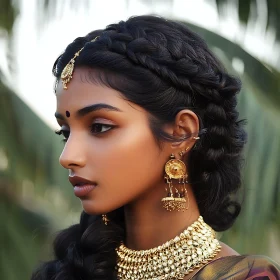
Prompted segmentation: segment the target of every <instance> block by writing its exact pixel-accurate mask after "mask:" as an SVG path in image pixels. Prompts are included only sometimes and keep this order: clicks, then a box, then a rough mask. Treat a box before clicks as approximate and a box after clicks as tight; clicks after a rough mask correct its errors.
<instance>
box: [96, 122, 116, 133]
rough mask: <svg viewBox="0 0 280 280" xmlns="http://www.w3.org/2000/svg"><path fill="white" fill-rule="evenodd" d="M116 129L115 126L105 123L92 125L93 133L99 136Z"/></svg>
mask: <svg viewBox="0 0 280 280" xmlns="http://www.w3.org/2000/svg"><path fill="white" fill-rule="evenodd" d="M112 128H114V125H109V124H104V123H94V124H92V125H91V133H93V134H99V133H104V132H106V131H108V130H111V129H112Z"/></svg>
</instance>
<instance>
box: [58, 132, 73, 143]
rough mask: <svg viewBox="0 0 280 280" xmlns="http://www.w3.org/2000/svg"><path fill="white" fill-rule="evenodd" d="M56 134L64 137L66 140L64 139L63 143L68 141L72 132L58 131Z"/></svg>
mask: <svg viewBox="0 0 280 280" xmlns="http://www.w3.org/2000/svg"><path fill="white" fill-rule="evenodd" d="M55 134H57V135H63V136H64V138H63V139H62V141H63V142H66V141H67V139H68V138H69V135H70V130H65V129H58V130H56V131H55Z"/></svg>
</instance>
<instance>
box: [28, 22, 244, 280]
mask: <svg viewBox="0 0 280 280" xmlns="http://www.w3.org/2000/svg"><path fill="white" fill-rule="evenodd" d="M96 36H99V37H98V38H97V39H96V41H94V42H92V41H91V40H92V39H94V38H95V37H96ZM82 47H84V49H83V50H82V51H81V53H80V56H79V57H77V58H76V62H75V67H88V68H91V69H92V70H91V71H89V75H88V79H89V80H90V81H91V82H94V83H100V84H103V85H106V86H108V87H111V88H113V89H116V90H118V91H120V92H121V93H122V94H123V96H124V98H126V99H127V100H129V101H131V102H133V103H135V104H138V105H140V106H142V107H143V108H145V109H146V110H147V112H148V113H149V114H150V126H151V130H152V132H153V134H154V136H155V138H156V139H157V140H158V142H159V143H160V140H166V141H174V139H173V138H172V137H171V136H169V135H167V134H166V133H164V132H163V130H162V126H163V124H166V123H172V122H174V119H175V116H176V114H177V113H178V112H179V111H180V110H182V109H184V108H188V109H191V110H192V111H194V112H195V113H196V114H197V116H198V117H199V120H200V131H199V135H200V137H201V140H199V141H197V142H196V145H195V146H194V147H193V149H192V150H191V151H190V152H189V157H188V161H189V162H188V166H189V181H190V183H191V184H192V186H193V191H194V193H195V197H196V200H197V203H198V206H199V210H200V213H201V215H202V216H203V218H204V220H205V221H206V222H207V223H208V224H209V225H211V226H212V227H213V228H214V229H215V230H217V231H223V230H226V229H228V228H229V227H230V226H231V225H232V224H233V222H234V220H235V219H236V217H237V216H238V214H239V212H240V204H239V203H238V202H236V201H234V200H233V198H232V194H234V193H235V192H236V191H237V190H238V188H239V187H240V185H241V179H240V178H241V175H240V167H241V161H242V157H241V151H242V148H243V146H244V144H245V142H246V133H245V131H244V129H243V128H242V127H243V121H238V112H237V111H236V105H237V97H236V94H237V93H238V92H239V91H240V88H241V83H240V81H239V80H238V79H236V78H234V77H232V76H230V75H229V74H228V73H227V72H226V71H225V69H224V68H223V67H222V65H221V64H220V63H219V61H218V60H217V59H216V58H215V56H214V55H213V54H212V52H211V51H210V50H209V48H208V47H207V45H206V43H205V42H204V41H203V40H202V39H201V38H200V37H199V36H198V35H197V34H195V33H193V32H192V31H190V30H189V29H188V28H187V27H186V26H185V25H184V24H180V23H177V22H174V21H170V20H166V19H163V18H160V17H154V16H139V17H132V18H130V19H129V20H127V21H121V22H119V23H118V24H112V25H109V26H108V27H107V28H106V29H104V30H97V31H94V32H92V33H89V34H88V35H87V36H85V37H79V38H77V39H76V40H75V41H74V42H73V43H71V44H70V45H69V46H68V47H67V48H66V50H65V52H64V53H63V54H62V55H61V56H60V57H59V58H58V59H57V60H56V62H55V64H54V67H53V73H54V75H55V77H56V78H57V79H59V78H60V75H61V72H62V70H63V68H64V67H65V65H66V64H67V63H68V62H69V61H70V59H71V58H73V57H74V54H75V53H76V52H77V51H78V50H80V49H81V48H82ZM187 137H189V136H187ZM108 215H109V218H110V220H111V222H110V223H109V225H108V226H105V225H104V224H103V223H102V219H101V216H90V215H88V214H86V213H82V215H81V220H80V224H77V225H74V226H71V227H70V228H68V229H66V230H63V231H62V232H61V233H60V234H59V235H58V237H57V238H56V240H55V242H54V250H55V257H56V260H54V261H51V262H49V263H46V264H43V266H42V267H41V268H40V269H39V270H37V272H35V273H34V274H33V277H32V279H33V280H35V279H36V280H37V279H40V280H43V279H55V280H62V279H65V280H66V279H67V280H70V279H75V280H76V279H77V280H78V279H91V280H93V279H94V280H96V279H116V274H115V272H114V270H115V269H114V268H115V265H116V252H115V248H116V247H117V246H118V245H119V244H120V242H121V240H123V239H124V238H125V236H124V234H125V233H124V232H125V229H124V228H125V223H124V217H123V209H122V208H120V209H117V210H115V211H113V212H111V213H109V214H108Z"/></svg>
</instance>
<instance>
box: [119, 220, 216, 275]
mask: <svg viewBox="0 0 280 280" xmlns="http://www.w3.org/2000/svg"><path fill="white" fill-rule="evenodd" d="M116 251H117V255H118V258H117V273H118V279H119V280H124V279H126V280H144V279H146V280H167V279H168V280H179V279H184V277H185V276H186V275H187V274H189V273H190V272H192V271H193V270H194V269H196V268H200V267H201V266H203V265H205V264H207V263H208V262H209V261H211V260H212V259H213V258H214V257H215V256H216V255H217V253H218V252H219V251H221V246H220V244H219V241H218V240H217V239H216V238H215V232H214V230H213V229H212V228H211V227H210V226H208V225H207V224H206V223H205V222H204V221H203V218H202V217H201V216H199V218H198V220H197V221H195V222H194V223H193V224H192V225H191V226H189V227H188V228H187V229H185V230H184V231H183V232H182V233H181V234H180V235H178V236H176V237H175V238H173V239H171V240H169V241H168V242H166V243H164V244H163V245H161V246H158V247H155V248H152V249H149V250H139V251H135V250H131V249H129V248H127V247H126V246H125V245H124V244H121V245H120V246H119V247H118V248H117V249H116Z"/></svg>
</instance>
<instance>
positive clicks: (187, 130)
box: [168, 109, 199, 154]
mask: <svg viewBox="0 0 280 280" xmlns="http://www.w3.org/2000/svg"><path fill="white" fill-rule="evenodd" d="M168 130H169V133H170V134H172V135H173V136H175V137H178V138H180V137H187V139H186V140H182V141H180V140H179V141H176V142H173V143H172V144H171V150H173V153H174V154H175V153H179V152H180V151H183V152H186V150H187V151H189V150H191V148H192V147H193V145H194V144H195V141H196V139H195V137H197V135H198V131H199V119H198V116H197V115H196V114H195V113H194V112H193V111H191V110H189V109H184V110H181V111H180V112H179V113H178V114H177V115H176V118H175V121H174V123H173V124H172V125H171V126H170V127H169V129H168Z"/></svg>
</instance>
